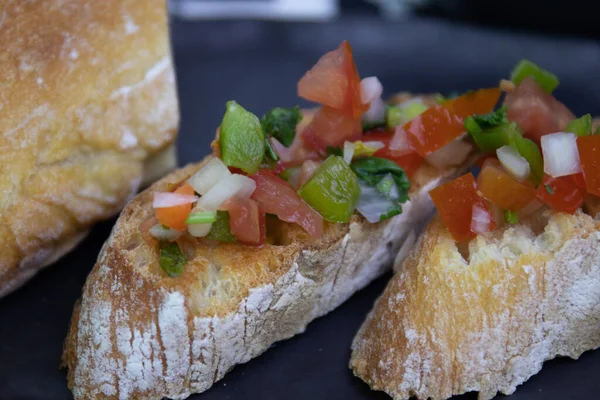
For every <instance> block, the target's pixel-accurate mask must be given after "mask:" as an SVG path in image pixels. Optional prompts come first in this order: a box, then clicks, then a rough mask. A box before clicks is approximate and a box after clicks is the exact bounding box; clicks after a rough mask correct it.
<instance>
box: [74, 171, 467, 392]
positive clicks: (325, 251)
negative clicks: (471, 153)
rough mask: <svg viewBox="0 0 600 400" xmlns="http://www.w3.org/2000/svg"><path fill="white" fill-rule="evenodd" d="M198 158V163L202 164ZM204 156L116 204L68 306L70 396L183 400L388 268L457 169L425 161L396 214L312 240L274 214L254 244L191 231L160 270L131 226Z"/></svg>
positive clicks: (358, 220)
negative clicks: (267, 235)
mask: <svg viewBox="0 0 600 400" xmlns="http://www.w3.org/2000/svg"><path fill="white" fill-rule="evenodd" d="M206 161H207V160H205V161H204V163H205V162H206ZM202 164H203V163H200V164H194V165H188V166H186V167H185V168H183V169H180V170H177V171H175V172H173V173H171V174H170V175H168V176H167V177H165V178H163V179H161V180H159V181H158V182H156V183H155V184H154V185H152V186H151V187H150V188H149V189H148V190H146V191H144V192H142V193H141V194H140V195H138V196H137V197H136V198H134V199H133V201H132V202H131V203H130V204H129V205H128V206H127V207H125V209H124V210H123V212H122V214H121V216H120V218H119V220H118V221H117V223H116V225H115V227H114V229H113V232H112V234H111V236H110V238H109V239H108V241H107V242H106V244H105V246H104V248H103V249H102V251H101V253H100V256H99V258H98V262H97V264H96V266H95V267H94V269H93V270H92V272H91V274H90V275H89V277H88V280H87V282H86V284H85V287H84V289H83V296H82V299H81V301H80V303H78V305H77V306H76V307H75V311H74V314H73V319H72V322H71V328H70V331H69V334H68V337H67V339H66V342H65V348H64V354H63V362H64V364H65V365H66V366H67V367H68V369H69V372H68V379H69V386H70V388H71V389H72V390H73V393H74V396H75V398H76V399H100V398H102V399H105V398H119V399H130V398H135V399H162V398H163V397H168V398H177V399H181V398H184V397H186V396H188V395H190V394H191V393H198V392H202V391H205V390H206V389H208V388H210V387H211V386H212V385H213V383H215V382H216V381H218V380H219V379H221V378H222V377H223V376H224V375H225V373H226V372H227V371H229V370H230V369H231V368H232V367H233V366H235V365H236V364H239V363H244V362H246V361H248V360H250V359H251V358H253V357H256V356H257V355H259V354H261V353H262V352H264V351H265V350H266V349H267V348H269V346H270V345H271V344H273V343H274V342H276V341H278V340H282V339H286V338H289V337H291V336H293V335H295V334H297V333H300V332H302V331H304V329H305V328H306V325H307V324H308V323H309V322H310V321H312V320H313V319H315V318H317V317H319V316H322V315H324V314H326V313H328V312H329V311H331V310H333V309H334V308H335V307H337V306H338V305H340V304H341V303H342V302H344V301H345V300H346V299H347V298H348V297H350V296H351V295H352V294H353V293H354V292H356V291H357V290H359V289H360V288H362V287H364V286H365V285H366V284H368V283H369V282H370V281H371V280H373V279H374V278H376V277H377V276H379V275H380V274H382V273H383V272H384V271H385V270H387V269H388V268H389V267H390V266H391V263H392V261H393V259H394V256H395V255H396V252H397V250H398V248H399V247H400V245H401V243H402V241H403V239H404V237H405V236H407V234H408V233H409V231H410V230H412V229H414V228H415V227H417V226H418V224H419V221H422V220H424V219H425V218H427V217H428V216H430V215H431V213H432V212H433V205H432V203H431V200H430V198H429V196H428V191H429V190H430V189H431V188H433V187H434V186H435V185H437V184H438V183H439V182H441V181H444V180H447V179H449V178H451V177H452V176H453V175H456V174H457V173H458V172H459V170H463V169H464V168H459V169H453V170H448V171H445V172H443V173H440V172H439V171H437V170H434V169H433V168H432V167H427V166H425V167H423V168H421V170H419V171H418V172H417V173H416V175H415V176H414V177H413V179H412V181H413V187H412V189H411V192H410V197H411V200H410V202H409V203H406V204H405V205H404V213H403V214H401V215H398V216H396V217H393V218H391V219H389V220H386V221H383V222H379V223H376V224H370V223H368V222H366V221H365V220H364V219H363V218H362V217H360V216H358V215H355V216H353V218H352V219H351V221H350V222H349V223H345V224H326V229H325V234H324V235H323V237H321V238H320V239H314V238H312V237H310V236H309V235H308V234H306V233H305V232H304V230H302V229H301V228H300V227H299V226H297V225H294V224H288V223H285V222H281V221H279V222H276V224H275V226H274V227H270V228H272V229H275V230H276V231H277V235H276V238H275V239H274V240H272V241H271V243H269V244H266V245H264V246H262V247H259V248H257V247H250V246H244V245H240V244H237V243H221V244H218V245H217V244H212V245H211V244H207V243H206V241H204V242H203V241H201V240H198V241H197V242H195V243H193V244H192V245H191V246H190V247H189V248H185V249H184V251H185V252H186V254H187V256H188V260H189V261H188V263H187V264H186V268H185V272H184V273H183V274H182V275H181V276H179V277H177V278H171V277H168V276H167V275H166V274H165V273H164V272H163V271H162V270H161V269H160V267H159V266H158V263H157V252H156V249H154V248H151V247H150V246H148V244H147V243H146V242H144V240H143V239H142V236H141V234H140V232H139V226H140V223H141V222H142V221H144V220H146V219H147V218H149V217H150V216H151V215H153V210H152V208H151V202H152V197H153V193H154V192H156V191H164V190H167V189H168V187H169V186H170V185H172V184H176V183H179V182H181V181H183V180H184V179H186V178H187V177H189V176H190V175H191V174H193V173H194V172H195V171H196V170H197V169H199V168H200V167H201V166H202Z"/></svg>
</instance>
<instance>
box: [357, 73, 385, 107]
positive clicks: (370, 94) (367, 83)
mask: <svg viewBox="0 0 600 400" xmlns="http://www.w3.org/2000/svg"><path fill="white" fill-rule="evenodd" d="M382 94H383V86H382V85H381V82H379V79H378V78H377V77H376V76H369V77H367V78H364V79H363V80H362V81H360V99H361V101H362V102H363V104H369V103H370V102H371V101H373V100H374V99H376V98H380V97H381V95H382Z"/></svg>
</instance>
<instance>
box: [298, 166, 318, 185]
mask: <svg viewBox="0 0 600 400" xmlns="http://www.w3.org/2000/svg"><path fill="white" fill-rule="evenodd" d="M319 165H321V163H320V162H318V161H313V160H306V161H304V163H303V164H302V167H300V175H299V176H298V182H297V185H298V186H297V187H301V186H302V185H304V184H305V183H306V181H308V180H309V179H310V178H311V176H313V174H314V173H315V171H316V170H317V168H319Z"/></svg>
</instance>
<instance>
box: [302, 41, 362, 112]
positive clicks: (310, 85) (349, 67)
mask: <svg viewBox="0 0 600 400" xmlns="http://www.w3.org/2000/svg"><path fill="white" fill-rule="evenodd" d="M298 96H300V97H302V98H305V99H306V100H310V101H314V102H316V103H320V104H322V105H324V106H327V107H331V108H334V109H336V110H339V111H341V112H342V113H344V114H346V115H348V116H349V117H352V118H354V119H357V118H359V117H360V116H361V115H362V114H363V113H364V112H365V111H367V109H368V108H369V106H368V104H367V105H365V104H363V103H362V100H361V97H360V76H359V75H358V71H357V70H356V65H355V64H354V59H353V58H352V48H351V47H350V44H349V43H348V42H347V41H343V42H342V44H341V45H340V47H338V48H337V49H336V50H333V51H330V52H329V53H327V54H325V55H324V56H322V57H321V58H320V59H319V61H317V63H316V64H315V66H314V67H312V68H311V69H310V70H309V71H308V72H306V74H304V76H303V77H302V79H300V81H299V82H298Z"/></svg>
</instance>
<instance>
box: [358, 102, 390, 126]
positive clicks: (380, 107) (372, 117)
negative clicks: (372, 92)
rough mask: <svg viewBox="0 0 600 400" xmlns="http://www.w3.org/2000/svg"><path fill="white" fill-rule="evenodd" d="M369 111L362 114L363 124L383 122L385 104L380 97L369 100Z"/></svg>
mask: <svg viewBox="0 0 600 400" xmlns="http://www.w3.org/2000/svg"><path fill="white" fill-rule="evenodd" d="M370 104H371V105H370V106H369V109H368V110H367V111H366V112H365V113H364V114H363V116H362V120H363V122H385V103H384V102H383V100H382V99H381V97H377V98H376V99H373V100H371V103H370Z"/></svg>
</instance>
